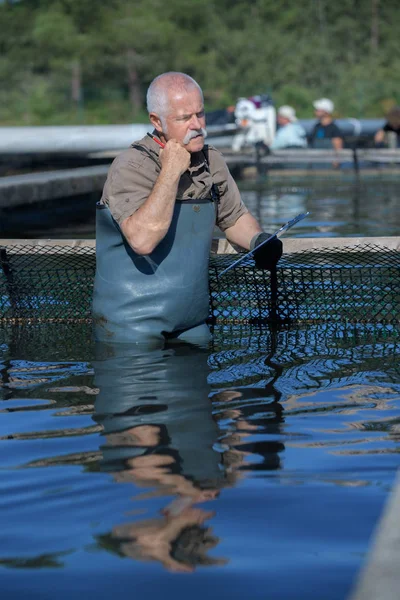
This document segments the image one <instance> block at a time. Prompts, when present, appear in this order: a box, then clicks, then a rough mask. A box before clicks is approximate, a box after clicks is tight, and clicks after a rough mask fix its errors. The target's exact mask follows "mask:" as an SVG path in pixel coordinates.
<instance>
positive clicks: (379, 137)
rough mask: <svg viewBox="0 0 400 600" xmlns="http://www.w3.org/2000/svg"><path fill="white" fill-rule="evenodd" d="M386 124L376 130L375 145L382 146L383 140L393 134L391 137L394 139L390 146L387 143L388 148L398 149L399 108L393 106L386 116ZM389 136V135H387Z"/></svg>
mask: <svg viewBox="0 0 400 600" xmlns="http://www.w3.org/2000/svg"><path fill="white" fill-rule="evenodd" d="M386 119H387V121H386V123H385V125H384V126H383V127H382V129H378V131H377V132H376V134H375V136H374V141H375V144H377V145H383V144H384V143H385V138H386V137H389V135H390V133H392V134H395V135H392V137H394V143H393V144H391V143H390V141H389V142H388V146H389V147H392V146H394V147H395V148H400V106H394V107H393V108H392V109H391V110H390V111H389V112H388V113H387V115H386ZM387 134H389V135H387Z"/></svg>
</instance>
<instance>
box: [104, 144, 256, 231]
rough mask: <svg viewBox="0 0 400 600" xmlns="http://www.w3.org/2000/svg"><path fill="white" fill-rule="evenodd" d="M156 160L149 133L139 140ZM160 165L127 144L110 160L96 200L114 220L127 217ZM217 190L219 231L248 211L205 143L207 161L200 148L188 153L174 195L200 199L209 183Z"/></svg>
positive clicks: (223, 166)
mask: <svg viewBox="0 0 400 600" xmlns="http://www.w3.org/2000/svg"><path fill="white" fill-rule="evenodd" d="M137 143H138V144H140V145H141V146H145V147H146V149H148V150H149V151H150V152H151V154H153V155H154V158H155V159H156V161H157V162H158V163H159V164H160V159H159V151H160V147H159V146H158V144H157V143H156V142H154V141H153V140H152V139H151V138H150V137H149V136H147V135H146V136H145V137H144V138H143V139H141V140H140V141H139V142H137ZM159 173H160V167H159V166H158V165H157V164H156V163H155V162H154V161H153V160H152V159H151V158H150V157H149V156H148V155H147V154H145V153H144V152H143V151H140V150H138V149H137V148H128V150H125V151H124V152H122V153H121V154H119V155H118V156H117V158H116V159H115V160H114V162H113V163H112V165H111V167H110V170H109V172H108V177H107V181H106V183H105V186H104V190H103V195H102V198H101V201H100V203H101V204H105V205H106V206H108V207H109V209H110V212H111V214H112V216H113V217H114V219H115V220H116V221H117V223H119V224H121V223H122V221H124V219H126V218H127V217H130V216H131V215H132V214H133V213H134V212H135V211H136V210H137V209H138V208H140V206H141V205H142V204H143V203H144V202H145V201H146V200H147V198H148V197H149V195H150V193H151V191H152V189H153V186H154V184H155V182H156V179H157V177H158V175H159ZM213 183H215V184H216V186H217V187H218V191H219V196H220V199H219V202H218V205H217V225H218V227H219V228H220V229H222V231H225V229H228V227H232V225H234V224H235V223H236V221H237V220H238V218H239V217H241V216H242V215H244V214H245V213H247V212H248V210H247V208H246V207H245V205H244V204H243V202H242V199H241V197H240V192H239V190H238V187H237V185H236V183H235V181H234V179H233V177H232V175H231V174H230V172H229V169H228V167H227V165H226V163H225V160H224V159H223V157H222V155H221V153H220V152H218V150H216V149H215V148H213V147H212V146H208V165H207V163H206V160H205V157H204V154H203V153H202V152H195V153H193V154H192V158H191V166H190V167H189V169H188V171H187V172H186V173H184V174H183V175H182V177H181V179H180V182H179V187H178V195H177V197H178V199H180V200H201V199H203V198H208V197H210V194H211V187H212V184H213Z"/></svg>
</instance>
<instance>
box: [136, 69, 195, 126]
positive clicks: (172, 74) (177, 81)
mask: <svg viewBox="0 0 400 600" xmlns="http://www.w3.org/2000/svg"><path fill="white" fill-rule="evenodd" d="M171 88H174V90H176V91H177V92H186V91H189V90H190V89H193V88H196V89H197V90H198V91H199V92H200V95H201V97H202V98H203V92H202V90H201V87H200V86H199V84H198V83H197V81H195V80H194V79H193V78H192V77H190V75H186V73H179V72H176V71H169V72H168V73H162V74H161V75H158V77H156V78H155V79H153V81H152V82H151V84H150V85H149V89H148V90H147V96H146V101H147V112H148V113H149V114H150V113H155V114H156V115H158V116H159V117H165V116H166V111H167V110H168V92H169V91H170V90H171Z"/></svg>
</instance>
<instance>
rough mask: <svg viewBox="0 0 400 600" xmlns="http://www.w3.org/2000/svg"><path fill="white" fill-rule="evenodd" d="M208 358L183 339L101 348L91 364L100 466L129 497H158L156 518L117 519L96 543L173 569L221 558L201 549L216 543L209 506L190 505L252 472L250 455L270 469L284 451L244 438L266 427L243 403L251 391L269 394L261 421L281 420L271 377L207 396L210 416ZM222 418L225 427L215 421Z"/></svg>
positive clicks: (189, 568)
mask: <svg viewBox="0 0 400 600" xmlns="http://www.w3.org/2000/svg"><path fill="white" fill-rule="evenodd" d="M208 355H209V350H208V348H207V349H202V348H200V347H196V346H191V345H189V344H177V345H175V346H173V347H170V348H167V349H154V350H146V349H143V350H142V349H140V348H138V347H133V348H132V347H127V346H125V345H122V344H121V345H119V346H114V347H112V346H105V345H101V346H98V360H96V362H95V364H94V368H95V385H96V386H97V387H98V388H99V394H98V396H97V399H96V403H95V414H94V419H95V420H96V421H97V422H98V423H100V424H101V425H102V426H103V429H104V431H103V435H104V444H103V445H102V447H101V450H102V462H101V469H102V470H105V471H108V472H110V473H112V475H113V478H114V479H115V481H116V482H121V483H122V482H125V483H126V482H130V483H133V484H134V485H135V486H136V488H137V489H140V488H142V489H143V492H141V493H137V494H136V496H135V497H136V499H141V500H145V499H149V498H155V497H162V498H164V497H165V498H166V500H165V504H164V506H163V507H162V508H161V510H160V516H158V517H156V518H152V519H146V520H137V521H135V522H134V523H124V524H121V525H118V526H116V527H114V528H113V530H112V532H111V534H109V535H107V536H102V539H101V543H102V545H103V546H106V547H108V548H113V550H114V551H117V552H118V553H120V554H121V553H122V554H123V555H125V556H130V557H132V558H135V559H141V560H156V561H159V562H160V563H162V564H163V565H164V566H165V567H166V568H167V569H169V570H172V571H185V572H190V571H193V570H194V569H195V568H196V566H198V565H215V564H223V563H225V562H226V561H225V560H224V559H219V558H218V559H217V558H213V557H211V556H209V555H208V552H209V551H210V550H211V549H212V548H214V547H215V546H216V545H217V544H218V542H219V539H218V537H217V536H216V535H215V534H214V533H213V532H212V529H211V527H210V526H209V525H208V524H207V521H208V520H209V519H211V518H212V517H213V515H214V512H213V510H211V508H208V507H206V508H203V507H201V506H200V507H199V506H195V505H197V504H199V503H200V504H203V503H207V502H210V501H213V500H215V499H216V498H217V497H218V495H219V492H220V490H221V489H222V488H224V487H227V486H233V485H235V483H236V482H237V480H238V478H239V477H243V476H244V475H245V470H246V469H247V468H250V469H252V470H253V468H254V464H250V465H248V466H246V462H247V460H248V457H249V456H250V455H251V454H253V453H256V454H262V455H263V464H264V467H265V469H276V468H279V458H278V453H279V452H280V451H281V450H282V448H283V446H282V444H278V445H277V444H276V443H275V445H274V447H272V446H271V444H273V443H272V442H265V441H264V442H261V441H257V440H255V439H250V436H253V434H257V433H259V432H262V433H264V432H265V426H266V421H265V415H264V416H263V415H260V417H259V418H257V414H256V413H257V411H258V412H259V409H260V402H257V403H256V404H254V406H253V408H252V406H251V404H252V403H251V400H250V398H251V395H252V394H257V396H258V398H260V396H262V398H261V403H264V402H265V401H266V400H267V398H268V406H269V408H268V411H269V412H271V411H272V413H273V414H274V415H275V417H274V418H273V419H270V418H269V417H268V418H267V421H269V425H268V427H270V426H271V425H272V421H275V423H276V424H278V423H279V422H280V421H281V410H282V409H281V407H280V405H279V403H278V398H277V397H276V394H277V392H276V391H275V388H274V386H273V384H271V385H267V386H266V388H265V389H264V390H263V389H256V388H253V389H251V388H242V389H241V390H240V391H236V390H225V391H222V392H219V393H217V394H215V395H214V397H213V399H214V398H215V400H216V403H217V404H219V406H220V410H217V411H216V415H215V417H214V416H213V413H212V403H211V400H210V395H211V388H210V385H209V383H208V375H209V372H210V368H209V366H208V360H207V359H208ZM236 398H238V399H239V403H238V402H235V399H236ZM249 400H250V401H249ZM256 405H257V407H256ZM277 407H279V409H278V408H277ZM227 421H229V422H230V424H231V425H230V427H229V430H226V428H225V425H223V426H222V427H221V426H220V425H221V424H225V423H226V422H227ZM276 427H278V425H276ZM278 446H279V447H278ZM242 471H243V472H242Z"/></svg>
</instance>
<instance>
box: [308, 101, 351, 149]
mask: <svg viewBox="0 0 400 600" xmlns="http://www.w3.org/2000/svg"><path fill="white" fill-rule="evenodd" d="M313 106H314V114H315V116H316V118H317V119H318V120H317V122H316V123H315V125H314V127H313V129H312V132H311V135H310V146H311V147H312V148H332V147H333V148H334V150H341V149H342V148H343V136H342V133H341V131H340V129H339V127H338V126H337V125H336V123H335V121H334V118H333V111H334V109H335V105H334V104H333V102H332V100H329V98H320V99H319V100H316V101H315V102H313Z"/></svg>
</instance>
